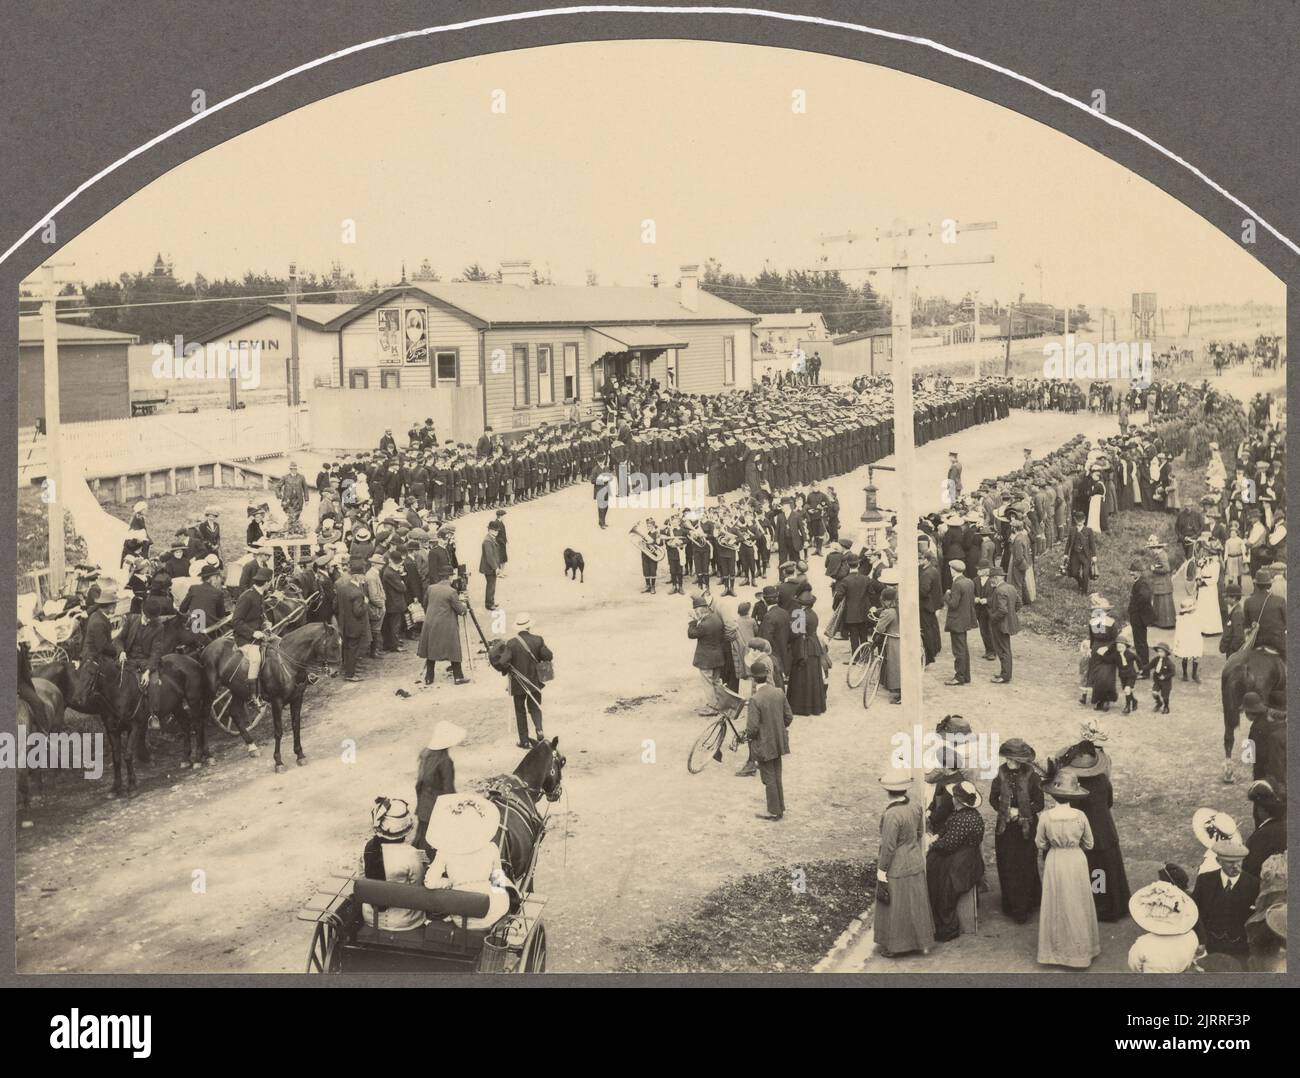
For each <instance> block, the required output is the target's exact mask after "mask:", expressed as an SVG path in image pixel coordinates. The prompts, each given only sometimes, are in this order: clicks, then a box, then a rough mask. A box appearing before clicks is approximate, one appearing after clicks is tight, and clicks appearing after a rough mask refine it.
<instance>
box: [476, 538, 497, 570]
mask: <svg viewBox="0 0 1300 1078" xmlns="http://www.w3.org/2000/svg"><path fill="white" fill-rule="evenodd" d="M500 568H501V547H500V546H499V545H498V544H497V538H496V533H495V532H493V533H490V534H489V535H487V536H486V537H485V538H484V539H483V553H482V555H481V556H480V557H479V561H478V571H479V572H480V573H482V574H483V575H484V576H496V574H497V570H498V569H500Z"/></svg>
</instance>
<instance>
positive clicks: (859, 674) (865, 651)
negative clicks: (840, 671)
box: [844, 641, 871, 689]
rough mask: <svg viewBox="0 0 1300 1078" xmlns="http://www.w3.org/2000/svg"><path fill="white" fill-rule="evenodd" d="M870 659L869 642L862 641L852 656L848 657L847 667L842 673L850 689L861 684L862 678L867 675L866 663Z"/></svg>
mask: <svg viewBox="0 0 1300 1078" xmlns="http://www.w3.org/2000/svg"><path fill="white" fill-rule="evenodd" d="M870 661H871V644H870V643H868V642H866V641H863V642H862V643H861V644H859V645H858V650H857V651H855V652H854V653H853V657H852V658H851V659H849V668H848V670H847V671H845V674H844V677H845V680H846V681H848V683H849V688H850V689H856V688H857V687H858V686H859V685H861V684H862V679H863V678H865V677H866V676H867V665H868V664H869V663H870Z"/></svg>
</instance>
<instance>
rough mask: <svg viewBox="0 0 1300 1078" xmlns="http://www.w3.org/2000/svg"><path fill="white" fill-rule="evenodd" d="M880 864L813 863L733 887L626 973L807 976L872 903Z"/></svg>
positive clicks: (644, 948)
mask: <svg viewBox="0 0 1300 1078" xmlns="http://www.w3.org/2000/svg"><path fill="white" fill-rule="evenodd" d="M874 875H875V865H874V864H871V863H866V862H862V861H850V860H836V861H814V862H812V863H811V864H807V865H790V866H787V867H784V868H775V869H771V870H769V871H767V872H761V873H756V874H751V875H747V876H741V877H739V878H737V879H734V880H729V881H728V882H727V883H725V884H723V885H722V886H721V887H719V888H717V889H716V890H714V891H711V892H710V893H709V894H707V895H706V896H705V897H704V898H703V899H702V900H701V901H700V902H699V903H697V904H696V905H695V907H694V908H693V909H692V910H691V911H690V912H689V913H687V914H686V915H685V916H683V917H681V918H679V919H677V920H674V921H669V922H667V923H665V924H661V925H659V926H658V927H657V928H656V929H655V930H654V932H653V934H652V935H651V937H650V938H649V939H648V940H646V941H645V942H644V943H641V944H638V945H636V946H635V947H630V948H628V949H627V950H626V951H625V952H624V955H623V962H622V968H623V970H624V971H625V972H637V973H681V972H687V971H689V972H702V973H731V972H747V973H752V972H755V971H759V972H807V971H809V970H811V969H812V968H813V966H815V965H816V964H817V963H818V962H819V961H821V959H822V958H823V957H824V956H825V954H826V952H827V951H829V950H830V949H831V947H832V945H833V944H834V943H835V941H836V940H837V939H838V938H839V936H840V934H841V933H842V932H843V931H844V929H845V928H847V927H848V924H849V922H850V921H852V920H853V918H854V917H857V916H858V915H859V914H860V913H862V911H863V910H864V909H866V908H867V907H868V906H869V905H870V904H871V895H872V890H873V889H872V887H871V886H870V881H871V879H872V878H873V877H874Z"/></svg>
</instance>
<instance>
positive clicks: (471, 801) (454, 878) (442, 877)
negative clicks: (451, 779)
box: [424, 793, 514, 929]
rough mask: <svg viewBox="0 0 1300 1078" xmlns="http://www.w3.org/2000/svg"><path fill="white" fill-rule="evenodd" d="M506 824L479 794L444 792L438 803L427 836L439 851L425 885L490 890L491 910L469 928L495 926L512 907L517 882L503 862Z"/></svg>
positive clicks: (466, 925) (499, 813)
mask: <svg viewBox="0 0 1300 1078" xmlns="http://www.w3.org/2000/svg"><path fill="white" fill-rule="evenodd" d="M500 827H501V810H500V809H499V808H497V806H496V805H494V804H493V803H492V802H491V801H489V800H487V798H485V797H481V796H479V795H478V794H473V793H464V794H456V793H450V794H442V795H441V796H440V797H439V798H438V800H437V801H435V802H434V805H433V814H432V815H431V816H430V817H429V828H428V831H427V832H426V836H425V841H427V842H428V844H429V845H430V846H431V847H432V848H433V849H434V850H436V851H437V852H436V853H435V854H434V857H433V861H432V862H431V863H430V865H429V871H428V873H427V874H426V875H425V877H424V886H425V887H427V888H429V889H430V890H437V889H439V888H452V889H455V890H457V891H477V892H478V893H479V894H484V895H487V896H488V910H487V914H486V915H485V916H483V917H471V918H469V919H468V920H467V921H466V923H465V927H466V928H472V929H482V928H490V927H491V926H492V925H494V924H496V923H497V921H499V920H501V918H502V917H504V916H505V915H506V913H508V912H509V910H510V891H511V890H512V889H513V886H514V885H513V884H512V883H511V882H510V880H509V878H508V877H507V876H506V874H505V872H504V870H503V869H502V867H501V851H500V850H499V849H498V848H497V843H496V837H497V832H498V830H499V829H500Z"/></svg>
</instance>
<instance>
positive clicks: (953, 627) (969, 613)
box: [943, 558, 977, 685]
mask: <svg viewBox="0 0 1300 1078" xmlns="http://www.w3.org/2000/svg"><path fill="white" fill-rule="evenodd" d="M948 565H949V567H950V568H951V570H952V587H950V588H949V589H948V592H947V594H945V595H944V597H943V601H944V605H945V606H946V607H947V608H948V613H947V615H946V617H945V619H944V628H945V629H946V630H947V631H948V640H949V641H950V642H951V644H952V677H951V678H950V679H949V680H948V681H945V682H944V684H945V685H969V684H970V648H969V647H968V646H967V644H966V634H967V633H968V632H970V630H971V629H973V628H975V626H976V624H977V622H976V620H975V581H973V580H971V578H970V577H968V576H967V575H966V563H965V562H964V561H962V560H961V559H960V558H953V559H952V560H951V561H950V562H948Z"/></svg>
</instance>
